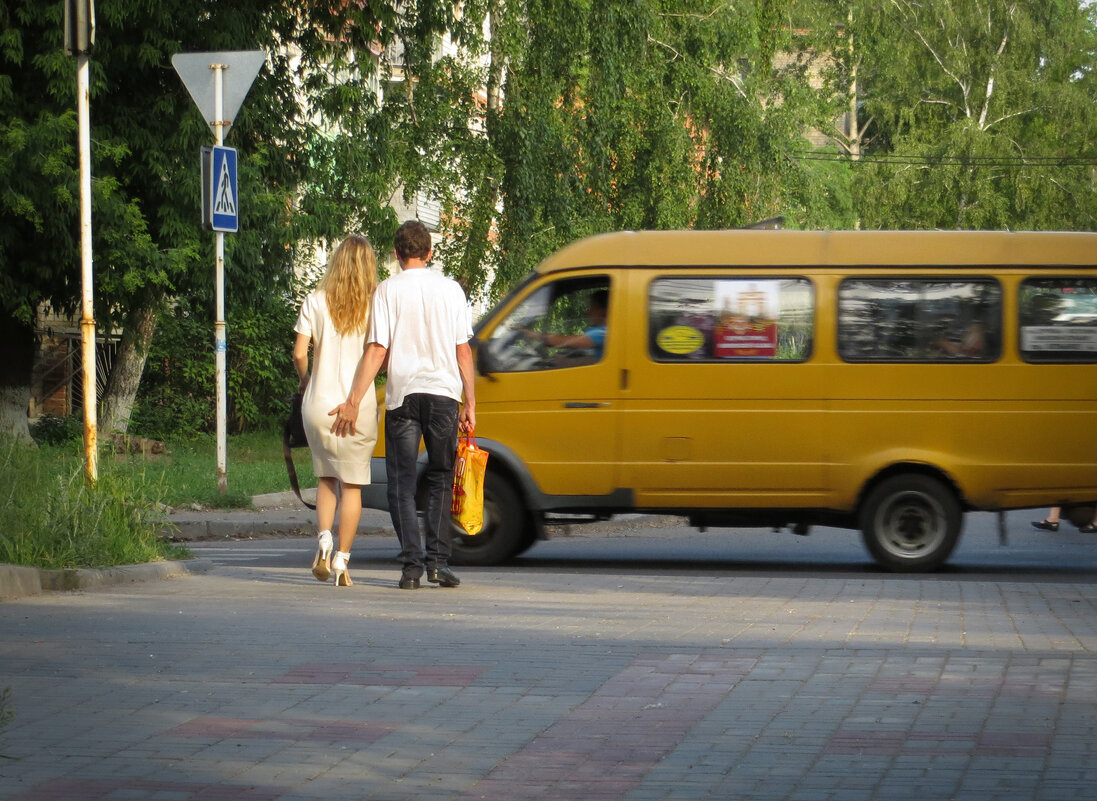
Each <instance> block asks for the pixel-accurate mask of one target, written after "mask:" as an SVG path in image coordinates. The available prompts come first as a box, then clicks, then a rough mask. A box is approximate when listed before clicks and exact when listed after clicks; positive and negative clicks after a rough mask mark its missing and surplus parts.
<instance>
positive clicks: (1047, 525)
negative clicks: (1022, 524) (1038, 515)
mask: <svg viewBox="0 0 1097 801" xmlns="http://www.w3.org/2000/svg"><path fill="white" fill-rule="evenodd" d="M1032 525H1033V527H1034V528H1038V529H1040V530H1041V531H1058V530H1059V524H1058V523H1057V522H1056V523H1053V522H1051V521H1050V520H1041V521H1040V522H1039V523H1033V524H1032Z"/></svg>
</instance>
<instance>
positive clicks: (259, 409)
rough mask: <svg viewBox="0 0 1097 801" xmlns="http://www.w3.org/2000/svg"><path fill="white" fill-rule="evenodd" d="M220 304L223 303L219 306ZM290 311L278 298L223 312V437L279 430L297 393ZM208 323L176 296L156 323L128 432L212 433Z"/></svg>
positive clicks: (289, 305)
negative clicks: (226, 433) (226, 430)
mask: <svg viewBox="0 0 1097 801" xmlns="http://www.w3.org/2000/svg"><path fill="white" fill-rule="evenodd" d="M226 305H227V304H226ZM295 319H296V308H295V307H294V305H293V300H292V299H291V298H288V297H286V296H284V295H282V294H271V295H267V296H265V297H260V298H257V299H256V301H255V304H253V305H248V304H234V305H232V306H227V308H226V322H225V328H226V338H227V342H228V354H227V359H226V367H227V370H226V373H227V378H228V414H227V422H228V424H229V429H230V432H231V433H241V432H243V431H248V430H255V429H257V428H270V427H272V426H280V425H281V423H282V421H283V420H284V419H285V416H286V414H287V412H288V407H287V405H286V402H285V399H286V397H287V396H289V395H290V394H292V393H293V392H295V391H296V389H297V374H296V372H295V371H294V369H293V359H292V348H293V336H294V335H293V324H294V321H295ZM214 369H215V359H214V352H213V320H212V318H211V316H210V315H209V313H208V312H207V311H206V310H205V309H204V308H201V307H196V305H195V304H194V303H192V302H190V301H189V300H186V299H181V300H180V301H179V302H178V303H176V304H175V306H174V308H173V309H172V312H171V313H170V314H167V315H164V317H163V318H162V319H161V322H160V325H159V327H158V330H157V333H156V336H155V338H154V340H153V345H152V348H151V350H150V353H149V359H148V361H147V362H146V365H145V375H144V379H143V381H142V384H141V391H140V393H139V395H138V399H137V405H136V408H135V410H134V413H133V420H132V430H133V432H134V433H137V434H141V435H143V436H151V437H154V438H156V439H172V438H175V437H178V436H179V435H180V434H183V433H184V432H192V433H198V432H206V433H210V432H213V431H215V430H216V422H217V408H216V376H215V374H214Z"/></svg>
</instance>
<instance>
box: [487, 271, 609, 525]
mask: <svg viewBox="0 0 1097 801" xmlns="http://www.w3.org/2000/svg"><path fill="white" fill-rule="evenodd" d="M600 303H601V304H606V305H608V308H607V309H601V308H600V307H599V304H600ZM618 305H619V304H618ZM619 316H621V315H620V311H619V310H618V309H617V308H615V304H614V302H613V292H612V287H611V285H610V278H609V276H608V275H605V274H595V275H590V274H586V275H581V276H570V277H566V278H559V279H557V280H554V281H547V282H543V283H541V284H531V285H530V287H529V288H528V291H527V292H526V293H525V294H523V295H522V296H521V298H519V299H518V300H517V301H516V303H514V304H511V305H510V306H509V308H504V309H503V311H502V312H501V314H500V316H499V318H498V320H496V321H489V323H488V324H487V325H486V326H485V327H484V329H482V331H481V332H480V342H479V346H478V349H477V367H478V372H479V374H478V375H477V378H476V394H477V401H476V404H477V405H476V416H477V427H476V433H477V436H478V437H481V438H483V439H485V440H488V441H490V442H494V443H498V446H499V447H501V448H505V449H506V450H507V451H509V456H510V457H511V458H512V459H514V461H515V463H516V464H515V467H516V469H518V470H524V471H526V472H527V474H528V476H529V477H530V478H531V479H532V481H533V483H534V484H535V485H536V487H537V489H538V490H540V492H541V493H543V494H545V495H547V496H554V497H552V498H550V499H548V503H549V505H550V506H555V507H558V508H562V507H571V508H582V507H585V506H591V507H600V506H603V505H604V504H605V500H604V497H605V496H607V495H609V494H611V493H612V491H613V490H614V489H615V488H616V487H617V486H618V473H619V470H618V465H617V461H616V431H617V409H616V405H617V403H618V399H619V387H618V370H617V367H616V365H617V364H619V361H620V350H621V348H622V344H623V343H621V342H620V340H621V337H620V336H619V335H616V334H615V325H616V323H615V320H616V318H617V317H619Z"/></svg>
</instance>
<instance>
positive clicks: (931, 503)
mask: <svg viewBox="0 0 1097 801" xmlns="http://www.w3.org/2000/svg"><path fill="white" fill-rule="evenodd" d="M860 520H861V533H862V535H863V536H864V538H865V546H866V547H867V548H868V551H869V553H870V554H872V557H873V558H874V559H875V560H876V562H877V564H879V565H880V566H881V567H885V568H887V569H888V570H892V571H894V572H897V573H917V572H925V571H930V570H936V569H937V568H939V567H940V566H941V565H943V564H944V563H945V560H946V559H948V557H949V555H950V554H951V553H952V549H953V548H955V547H956V542H957V540H959V538H960V528H961V525H962V522H963V516H962V512H961V509H960V504H959V501H958V500H957V499H956V495H955V493H954V492H952V490H951V489H949V487H948V486H946V485H945V484H944V483H943V482H941V481H940V480H938V479H936V478H933V477H932V476H926V475H921V474H918V473H906V474H902V475H896V476H891V477H890V478H887V479H884V480H883V481H881V482H880V483H879V484H878V485H877V486H876V487H874V488H873V489H872V491H871V492H869V494H868V496H867V497H866V498H865V501H864V503H863V504H862V506H861V516H860Z"/></svg>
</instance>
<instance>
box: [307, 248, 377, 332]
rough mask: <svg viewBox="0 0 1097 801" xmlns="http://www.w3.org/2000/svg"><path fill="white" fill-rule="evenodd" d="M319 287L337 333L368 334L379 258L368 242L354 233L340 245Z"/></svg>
mask: <svg viewBox="0 0 1097 801" xmlns="http://www.w3.org/2000/svg"><path fill="white" fill-rule="evenodd" d="M316 288H317V289H321V290H323V292H324V297H325V299H326V300H327V304H328V313H329V314H330V315H331V321H332V322H333V323H334V324H335V331H336V333H338V334H339V335H340V336H343V335H345V334H358V333H361V332H362V331H365V330H366V324H367V323H368V322H369V307H370V302H371V301H372V300H373V291H374V290H375V289H377V255H376V254H375V253H374V252H373V246H372V245H370V243H369V240H368V239H366V238H365V237H364V236H360V235H359V234H351V235H350V236H348V237H347V238H346V239H344V240H343V241H342V242H341V243H339V247H337V248H336V249H335V253H333V254H332V256H331V261H330V262H328V271H327V272H326V273H324V277H323V278H321V279H320V283H319V284H318V285H317V287H316Z"/></svg>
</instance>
